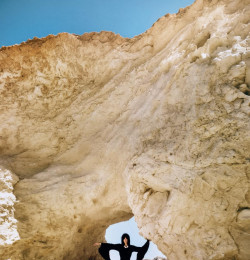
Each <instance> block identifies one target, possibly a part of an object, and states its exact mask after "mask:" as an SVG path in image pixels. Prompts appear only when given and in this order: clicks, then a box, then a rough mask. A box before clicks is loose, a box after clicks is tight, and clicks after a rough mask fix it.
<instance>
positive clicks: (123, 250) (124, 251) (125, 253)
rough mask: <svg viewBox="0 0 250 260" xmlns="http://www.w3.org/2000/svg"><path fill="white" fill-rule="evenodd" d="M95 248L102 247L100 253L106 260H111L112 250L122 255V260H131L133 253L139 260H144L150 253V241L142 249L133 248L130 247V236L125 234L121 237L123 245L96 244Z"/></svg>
mask: <svg viewBox="0 0 250 260" xmlns="http://www.w3.org/2000/svg"><path fill="white" fill-rule="evenodd" d="M94 246H100V247H99V253H100V255H101V256H102V257H103V259H105V260H110V256H109V251H110V250H117V251H118V252H119V254H120V260H130V257H131V255H132V253H133V252H137V258H136V259H137V260H142V259H143V257H144V255H145V254H146V252H147V251H148V247H149V240H147V242H146V243H145V244H144V245H143V246H142V247H137V246H133V245H130V237H129V235H128V234H126V233H125V234H123V235H122V237H121V244H109V243H95V244H94Z"/></svg>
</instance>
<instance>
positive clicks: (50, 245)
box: [0, 0, 250, 260]
mask: <svg viewBox="0 0 250 260" xmlns="http://www.w3.org/2000/svg"><path fill="white" fill-rule="evenodd" d="M249 17H250V6H249V1H248V0H212V1H210V0H203V1H202V0H198V1H196V2H195V4H193V5H192V6H191V7H188V8H186V9H183V10H180V12H179V13H178V14H174V15H166V16H165V17H162V18H161V19H159V20H158V21H157V22H156V23H155V24H154V25H153V26H152V28H150V29H149V30H148V31H147V32H145V33H144V34H142V35H140V36H137V37H134V38H133V39H127V38H122V37H120V36H119V35H114V34H113V33H110V32H101V33H89V34H84V35H82V36H77V35H71V34H66V33H63V34H59V35H58V36H48V37H46V38H43V39H34V40H31V41H28V42H26V43H23V44H21V45H16V46H12V47H7V48H2V49H0V93H1V94H0V95H1V103H0V109H1V113H0V118H1V125H0V164H1V165H2V166H1V171H0V174H1V175H0V185H1V186H0V187H1V190H2V191H1V194H2V193H5V194H4V195H1V196H2V197H0V214H1V215H0V230H1V232H2V230H3V232H4V233H3V235H2V233H1V236H0V243H1V246H0V259H11V260H21V259H44V260H45V259H46V260H59V259H64V260H71V259H72V260H73V259H74V260H77V259H86V260H87V259H92V260H94V259H100V258H99V256H97V249H96V248H95V247H93V246H92V244H93V243H94V242H99V241H100V242H101V241H103V239H104V232H105V229H106V228H107V227H108V226H109V225H110V224H112V223H115V222H118V221H121V220H125V219H128V218H130V217H131V216H132V215H133V214H134V215H135V220H136V222H137V223H138V226H139V228H140V232H141V234H142V235H143V236H144V237H145V238H148V239H151V240H152V241H153V242H154V243H155V244H157V246H158V248H159V249H160V250H161V251H162V252H163V253H164V254H165V255H166V256H167V257H168V259H170V260H175V259H176V260H180V259H195V260H196V259H197V260H200V259H204V260H207V259H243V260H247V259H249V256H250V251H249V242H250V234H249V232H250V230H249V227H250V191H249V186H250V185H249V178H250V171H249V158H250V155H249V147H250V142H249V128H250V127H249V94H250V90H249V86H250V72H249V71H250V69H249V64H250V58H249V56H250V54H249V52H248V51H249V40H250V39H249V36H248V34H249V29H250V28H249ZM14 210H15V212H14ZM14 213H15V214H14ZM128 232H129V231H128Z"/></svg>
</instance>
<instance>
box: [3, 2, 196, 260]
mask: <svg viewBox="0 0 250 260" xmlns="http://www.w3.org/2000/svg"><path fill="white" fill-rule="evenodd" d="M193 2H194V0H0V47H2V46H10V45H14V44H19V43H21V42H23V41H27V40H28V39H32V38H34V37H38V38H41V37H45V36H47V35H49V34H54V35H56V34H58V33H60V32H68V33H74V34H79V35H82V34H84V33H85V32H92V31H95V32H100V31H113V32H115V33H118V34H120V35H121V36H123V37H130V38H132V37H134V36H136V35H139V34H141V33H143V32H145V31H146V30H147V29H149V28H150V27H151V26H152V25H153V23H155V22H156V21H157V20H158V18H160V17H161V16H163V15H165V14H167V13H176V12H178V10H179V8H184V7H186V6H188V5H190V4H192V3H193ZM123 233H129V234H130V237H131V242H132V244H134V245H136V246H141V245H143V244H144V242H145V241H146V240H145V239H144V238H142V237H140V236H139V232H138V228H137V225H136V223H135V221H134V218H132V219H131V220H130V221H128V222H122V223H119V224H115V225H112V226H110V227H109V228H108V229H107V233H106V239H107V241H108V242H110V243H120V237H121V235H122V234H123ZM100 242H102V241H100ZM161 255H162V254H161V253H160V252H159V251H158V250H157V247H156V246H155V245H153V243H152V242H151V245H150V248H149V251H148V253H147V255H146V256H145V258H148V259H153V258H154V257H155V256H161ZM111 259H112V260H117V259H119V256H118V255H117V254H116V252H114V251H113V252H111ZM135 259H136V258H135V255H133V256H132V259H131V260H135Z"/></svg>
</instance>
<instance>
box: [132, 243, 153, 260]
mask: <svg viewBox="0 0 250 260" xmlns="http://www.w3.org/2000/svg"><path fill="white" fill-rule="evenodd" d="M148 247H149V240H147V242H146V243H145V244H144V245H143V246H142V247H137V246H132V250H133V251H135V252H138V254H137V258H136V260H142V259H143V257H144V255H145V254H146V253H147V251H148Z"/></svg>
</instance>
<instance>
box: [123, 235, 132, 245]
mask: <svg viewBox="0 0 250 260" xmlns="http://www.w3.org/2000/svg"><path fill="white" fill-rule="evenodd" d="M125 237H126V238H127V239H128V246H130V237H129V234H127V233H125V234H123V235H122V238H121V239H122V245H123V246H124V242H123V240H124V238H125Z"/></svg>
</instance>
